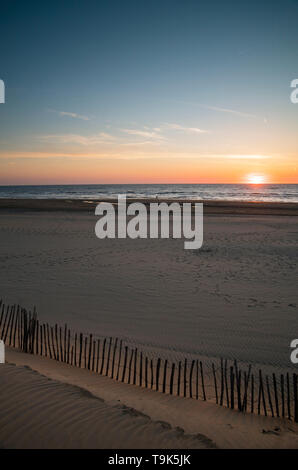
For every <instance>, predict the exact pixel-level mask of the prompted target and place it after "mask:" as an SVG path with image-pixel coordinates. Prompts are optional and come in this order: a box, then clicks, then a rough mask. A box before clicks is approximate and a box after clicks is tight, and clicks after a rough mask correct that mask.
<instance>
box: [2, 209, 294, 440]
mask: <svg viewBox="0 0 298 470" xmlns="http://www.w3.org/2000/svg"><path fill="white" fill-rule="evenodd" d="M1 204H2V208H1V210H0V213H1V219H0V221H1V222H0V241H1V244H0V259H1V267H2V270H1V274H0V281H1V295H2V298H3V299H5V302H7V303H18V304H20V305H21V306H25V307H26V308H28V309H32V307H33V305H34V306H36V308H37V311H38V316H39V318H40V319H41V320H42V321H45V322H49V323H50V324H54V323H56V322H57V323H58V324H62V325H63V324H64V322H65V323H67V324H68V325H70V326H71V328H73V329H75V330H76V331H82V332H83V333H85V334H87V333H90V332H92V334H93V335H94V338H96V337H98V338H102V337H103V336H113V337H118V338H120V339H123V340H124V341H125V342H126V344H128V345H130V346H131V347H138V348H140V349H141V350H142V351H145V352H146V351H147V352H148V354H149V353H150V355H151V357H153V358H154V357H157V356H158V357H161V358H167V359H169V360H173V361H177V360H182V359H184V358H185V357H189V358H191V357H193V356H196V357H200V358H203V360H204V365H208V362H210V361H211V360H217V361H218V360H219V358H220V357H223V358H225V359H229V360H233V359H237V360H238V361H240V362H241V363H243V364H252V365H253V367H254V368H256V369H257V368H258V367H259V366H260V367H262V370H265V371H266V370H268V371H269V372H271V371H275V372H277V373H278V372H280V371H282V372H283V373H285V372H286V371H290V372H295V371H296V370H295V367H294V366H293V365H292V364H291V362H290V348H289V345H290V341H291V340H292V339H293V334H294V333H293V331H294V330H295V325H297V320H296V318H297V305H298V302H297V293H296V279H297V249H296V247H297V235H298V225H297V224H298V219H297V217H295V216H294V217H293V216H289V215H288V212H287V211H288V210H289V209H288V207H280V204H278V205H277V206H276V207H275V208H274V209H272V207H271V208H270V211H272V210H273V211H275V212H274V215H273V214H272V212H270V214H267V215H266V216H264V215H260V214H254V213H249V214H241V215H240V214H239V213H238V210H239V208H240V209H241V210H244V208H243V206H242V205H241V204H240V205H239V206H237V207H236V209H235V210H236V212H233V213H232V214H226V213H225V212H221V210H222V209H221V205H220V204H219V205H215V206H216V211H217V213H216V214H208V213H207V214H206V216H205V218H204V244H203V247H202V249H200V250H197V251H196V250H194V251H187V250H184V249H183V241H182V240H174V239H168V240H150V239H148V240H130V239H125V240H119V239H115V240H98V239H97V238H96V237H95V234H94V226H95V222H96V217H95V215H94V213H93V205H91V204H84V205H83V206H82V207H81V205H82V204H83V203H82V202H75V201H72V202H67V201H62V202H60V201H59V202H57V203H55V204H54V205H52V203H51V202H50V201H45V202H43V201H38V202H36V201H33V202H32V203H31V204H29V202H28V201H25V202H24V201H16V202H15V203H14V204H15V206H14V207H13V206H12V205H11V202H8V204H7V205H5V202H4V201H3V200H2V201H1ZM67 204H73V206H74V207H76V209H75V210H66V206H67ZM234 205H235V203H234ZM58 206H59V209H57V207H58ZM86 206H87V208H86ZM228 206H229V205H228ZM263 206H264V204H263ZM271 206H272V204H271ZM67 207H68V206H67ZM252 207H259V206H258V205H255V206H252V205H250V208H249V210H250V211H251V210H252ZM42 208H44V210H41V209H42ZM82 208H83V210H81V209H82ZM232 209H233V210H234V206H233V208H231V207H230V208H229V210H232ZM262 210H268V208H266V207H265V208H264V207H263V208H262ZM284 210H285V211H286V212H283V211H284ZM290 210H291V211H292V210H293V208H291V209H290ZM293 213H296V212H295V210H293ZM6 361H7V364H5V365H3V366H1V368H0V380H1V387H0V389H1V391H0V393H1V403H2V406H1V410H0V422H1V425H2V426H1V434H0V446H1V447H3V448H12V447H24V448H28V447H34V448H43V447H47V448H49V447H50V448H55V447H64V448H92V447H96V448H147V447H149V448H177V449H178V448H280V447H281V448H282V447H284V448H297V446H298V441H297V439H298V438H297V435H298V434H297V425H295V424H294V423H293V422H292V421H287V420H281V419H278V418H269V417H267V418H266V417H264V416H257V415H251V414H242V413H239V412H237V411H233V410H229V409H226V408H222V407H219V406H217V405H215V404H214V403H212V402H211V403H210V402H202V401H200V400H199V401H197V400H192V399H188V398H181V397H180V398H179V397H177V396H169V395H163V394H160V393H156V392H154V391H152V390H149V389H143V388H139V387H135V386H131V385H127V384H125V383H119V382H115V381H113V380H111V379H109V378H108V377H103V376H99V375H97V374H93V373H91V372H90V371H87V370H82V369H75V368H73V367H71V366H69V365H66V364H61V363H56V362H55V361H53V360H50V359H48V358H44V357H42V358H41V357H37V356H32V355H29V354H24V353H21V352H18V351H16V350H12V349H7V357H6ZM31 369H32V370H31ZM207 381H208V373H207ZM207 390H208V383H207ZM207 393H208V392H207ZM94 397H96V399H95V398H94ZM181 429H183V431H181ZM37 430H38V432H36V431H37ZM128 430H129V432H127V431H128ZM61 436H63V438H62V437H61Z"/></svg>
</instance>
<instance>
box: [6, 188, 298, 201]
mask: <svg viewBox="0 0 298 470" xmlns="http://www.w3.org/2000/svg"><path fill="white" fill-rule="evenodd" d="M119 194H126V196H127V197H128V198H155V197H158V198H167V199H194V200H195V199H198V200H218V201H220V200H223V201H260V202H261V201H263V202H296V203H297V202H298V184H261V185H252V184H75V185H42V186H29V185H26V186H0V198H12V199H15V198H32V199H35V198H36V199H84V200H88V199H100V198H117V196H118V195H119Z"/></svg>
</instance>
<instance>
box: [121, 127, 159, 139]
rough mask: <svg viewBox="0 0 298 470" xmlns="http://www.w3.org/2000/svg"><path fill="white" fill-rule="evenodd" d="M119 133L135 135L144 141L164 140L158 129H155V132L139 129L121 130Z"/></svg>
mask: <svg viewBox="0 0 298 470" xmlns="http://www.w3.org/2000/svg"><path fill="white" fill-rule="evenodd" d="M121 132H124V133H126V134H129V135H135V136H138V137H144V138H146V139H164V137H163V136H162V135H160V133H159V132H160V129H157V128H155V130H150V131H149V130H139V129H121Z"/></svg>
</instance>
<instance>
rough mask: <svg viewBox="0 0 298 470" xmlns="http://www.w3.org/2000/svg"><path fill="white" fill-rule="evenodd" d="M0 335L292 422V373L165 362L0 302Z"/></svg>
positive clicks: (136, 381) (98, 368)
mask: <svg viewBox="0 0 298 470" xmlns="http://www.w3.org/2000/svg"><path fill="white" fill-rule="evenodd" d="M0 309H1V311H0V339H2V340H3V341H4V343H5V344H6V345H8V346H11V347H13V348H18V349H20V350H21V351H23V352H25V353H30V354H37V355H40V356H44V357H48V358H51V359H54V360H56V361H60V362H64V363H66V364H69V365H71V366H74V367H79V368H85V369H88V370H90V371H92V372H94V373H97V374H101V375H105V376H107V377H110V378H112V379H114V380H117V381H120V382H123V383H127V384H133V385H137V386H140V387H144V388H149V389H152V390H156V391H160V392H162V393H168V394H170V395H176V396H181V397H188V398H193V399H197V400H198V399H201V400H205V401H206V400H208V401H213V402H215V403H217V404H218V405H220V406H225V407H228V408H231V409H237V410H238V411H240V412H244V413H257V414H259V415H260V414H262V415H265V416H267V415H270V416H272V417H275V416H276V417H282V418H287V419H289V420H294V421H295V422H298V380H297V374H295V373H289V372H287V373H285V374H278V375H277V374H275V373H272V374H269V375H268V374H264V373H263V372H262V370H261V369H259V370H258V371H257V372H256V371H254V370H253V368H252V367H251V366H248V367H247V368H245V370H244V369H241V368H240V367H239V365H238V363H237V361H236V360H234V361H228V360H223V359H220V361H218V363H214V362H213V363H212V364H211V366H210V365H209V366H208V367H206V365H204V364H203V362H202V361H201V360H199V359H190V358H185V359H184V360H183V361H177V362H173V361H168V360H167V359H165V358H160V357H150V354H149V353H148V352H143V351H140V350H139V349H138V348H134V347H131V346H128V345H127V344H125V341H123V340H119V339H118V338H113V337H108V338H100V339H99V338H97V339H96V338H94V336H93V335H92V334H89V335H84V334H83V333H76V332H72V331H71V330H70V329H69V328H68V326H67V324H65V325H64V326H63V327H61V326H59V325H57V324H55V325H54V326H50V325H49V324H48V323H41V322H40V321H39V320H38V318H37V313H36V311H35V309H34V311H33V312H30V311H29V312H28V311H27V310H26V309H24V308H21V307H20V306H19V305H5V304H4V303H3V302H2V301H0Z"/></svg>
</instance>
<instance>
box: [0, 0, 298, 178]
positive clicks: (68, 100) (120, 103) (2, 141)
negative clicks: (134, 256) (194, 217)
mask: <svg viewBox="0 0 298 470" xmlns="http://www.w3.org/2000/svg"><path fill="white" fill-rule="evenodd" d="M0 38H1V41H0V78H1V79H3V80H4V82H5V85H6V103H5V104H4V105H0V183H1V182H2V183H10V182H12V183H13V182H24V183H26V182H32V181H35V182H49V181H50V182H56V181H57V182H62V181H65V182H72V180H71V179H70V178H69V177H67V174H69V168H70V164H71V163H73V161H74V160H75V163H74V165H72V168H73V166H75V167H76V170H75V171H80V168H83V166H84V165H85V167H86V168H87V167H88V171H87V170H86V175H84V177H83V180H82V182H89V180H90V181H91V180H92V182H96V181H98V182H101V181H110V180H111V178H112V174H113V166H112V165H113V164H114V165H115V166H114V168H115V182H117V181H118V179H119V178H118V176H119V175H118V173H117V168H118V162H119V161H120V160H121V161H123V159H125V160H126V161H128V160H129V162H130V163H126V165H128V164H131V165H134V164H138V162H139V160H141V159H143V160H144V159H145V160H146V162H147V160H150V159H151V160H152V162H151V167H150V168H152V169H153V170H152V171H153V173H154V174H153V176H154V175H156V174H157V173H158V171H157V169H156V165H157V162H160V163H159V169H160V170H159V171H160V172H161V173H162V172H163V171H165V161H166V162H167V164H169V165H170V161H171V158H173V161H174V165H175V161H178V160H179V159H183V158H185V161H186V162H188V161H189V159H194V160H195V163H196V165H197V163H198V161H199V162H201V167H202V168H203V169H204V168H205V166H206V165H207V166H206V171H205V170H202V175H203V176H202V178H203V180H204V178H205V179H206V175H207V173H208V171H211V169H210V168H209V167H208V162H207V160H208V155H211V157H210V158H213V161H214V160H216V158H218V159H219V160H220V161H221V162H222V161H223V160H224V156H225V155H227V160H226V162H227V163H228V164H229V163H230V162H231V160H233V162H234V161H235V160H236V157H237V155H240V157H241V158H244V157H243V156H245V155H247V156H248V158H250V156H251V155H253V156H255V155H261V156H265V157H266V158H267V160H268V159H273V160H274V161H273V162H272V164H273V168H274V171H273V179H274V178H275V176H274V175H275V174H280V171H281V170H280V168H279V167H278V168H279V169H278V168H277V166H278V161H277V160H276V159H278V158H285V165H286V168H287V171H288V173H289V175H292V176H293V174H295V171H296V172H297V167H296V166H297V150H298V149H297V123H298V105H296V106H295V105H293V104H292V103H291V102H290V99H289V96H290V82H291V80H292V79H294V78H298V1H296V0H283V1H250V2H248V1H245V2H244V1H223V0H221V1H200V0H196V1H190V0H189V1H188V0H184V1H182V0H181V1H175V0H171V1H167V0H163V1H161V0H160V1H155V0H151V1H146V2H145V1H142V0H139V1H130V0H128V1H111V0H110V1H102V2H101V1H90V0H87V1H51V2H36V1H30V0H29V1H25V2H21V1H14V0H6V1H2V2H1V14H0ZM49 153H50V154H52V157H53V158H51V156H50V155H49ZM84 155H86V156H87V158H86V160H85V162H86V163H84V162H83V159H84ZM216 156H217V157H216ZM231 156H232V157H231ZM80 158H81V161H80V162H79V159H80ZM229 158H230V160H229ZM33 160H34V162H33ZM99 160H100V162H99ZM255 160H257V159H255ZM261 160H262V159H261ZM261 160H260V161H256V171H257V172H259V171H263V169H264V168H263V167H262V165H264V164H265V163H264V161H265V160H264V159H263V160H262V161H261ZM92 162H93V163H92ZM233 162H232V163H231V165H233V164H234V163H233ZM33 163H34V164H35V165H37V166H36V167H35V168H38V171H39V173H36V171H37V170H36V171H31V173H30V169H31V170H32V168H33V166H32V165H33ZM54 164H55V165H56V166H55V168H54ZM122 164H123V163H122ZM147 164H148V165H149V166H150V162H149V163H148V162H147ZM88 165H89V166H88ZM92 165H94V167H93V166H92ZM207 167H208V168H209V170H208V171H207ZM92 168H94V169H95V171H96V178H97V179H96V180H94V181H93V179H92V178H91V179H90V178H89V176H88V175H91V174H92ZM146 168H147V167H146ZM154 168H155V170H154ZM195 168H196V171H198V166H195ZM262 168H263V169H262ZM59 169H60V170H61V172H62V174H63V175H64V177H61V178H58V179H57V175H58V172H59ZM126 170H127V171H128V169H127V167H126ZM143 170H144V168H143ZM51 171H52V173H51ZM141 171H142V164H141V163H140V166H139V173H137V174H136V176H135V179H136V180H137V181H141V180H142V178H141ZM177 171H179V170H178V169H177ZM249 171H253V169H252V170H250V169H249ZM105 172H106V173H105ZM206 172H207V173H206ZM265 172H268V168H266V169H265ZM269 172H270V171H269ZM1 173H2V178H1ZM30 174H31V175H32V177H30ZM38 174H39V175H40V178H39V177H38ZM47 174H49V175H50V174H51V175H52V176H51V177H49V179H47V178H46V175H47ZM162 174H163V173H162ZM188 174H189V173H188V170H187V175H188ZM237 174H238V173H237ZM22 175H24V178H23V180H22ZM296 175H297V173H296ZM77 177H78V175H77V173H76V176H75V177H74V179H73V181H75V182H78V181H79V180H78V178H77ZM196 177H197V180H198V181H199V180H202V178H201V174H200V173H196ZM30 178H31V179H30ZM63 178H64V179H63ZM88 178H89V179H88ZM172 178H173V179H175V175H173V176H172ZM187 178H188V176H187ZM200 178H201V179H200ZM112 179H113V178H112ZM153 179H154V178H153ZM31 180H32V181H31ZM155 180H156V179H155ZM155 180H154V181H155ZM154 181H153V182H154ZM173 182H174V181H173Z"/></svg>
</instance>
